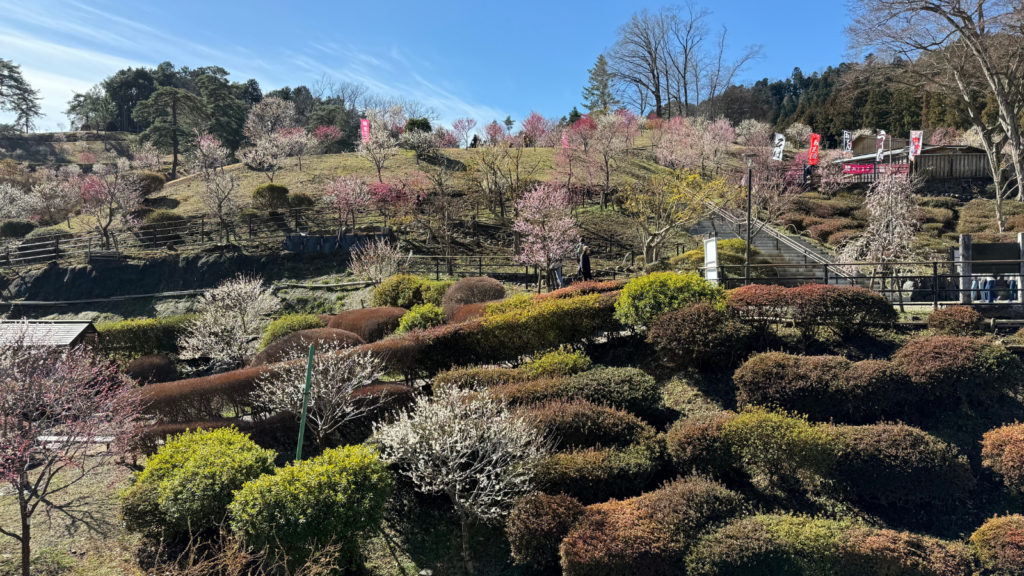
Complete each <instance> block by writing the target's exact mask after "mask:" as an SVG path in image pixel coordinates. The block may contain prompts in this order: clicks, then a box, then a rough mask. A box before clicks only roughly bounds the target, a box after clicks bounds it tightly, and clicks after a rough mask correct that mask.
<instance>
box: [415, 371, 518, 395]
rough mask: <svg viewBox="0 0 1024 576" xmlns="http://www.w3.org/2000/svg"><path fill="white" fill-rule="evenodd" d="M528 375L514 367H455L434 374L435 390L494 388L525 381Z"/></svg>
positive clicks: (433, 383)
mask: <svg viewBox="0 0 1024 576" xmlns="http://www.w3.org/2000/svg"><path fill="white" fill-rule="evenodd" d="M529 379H530V377H529V375H527V374H526V373H524V372H523V371H521V370H516V369H514V368H457V369H454V370H446V371H444V372H441V373H439V374H438V375H437V376H434V380H433V381H432V385H433V387H434V389H435V390H440V389H443V388H447V387H452V386H454V387H455V388H459V389H461V390H468V389H472V388H494V387H497V386H503V385H506V384H515V383H520V382H526V381H527V380H529Z"/></svg>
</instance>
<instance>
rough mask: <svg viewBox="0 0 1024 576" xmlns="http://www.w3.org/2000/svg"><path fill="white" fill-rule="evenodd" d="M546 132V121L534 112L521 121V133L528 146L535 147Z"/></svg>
mask: <svg viewBox="0 0 1024 576" xmlns="http://www.w3.org/2000/svg"><path fill="white" fill-rule="evenodd" d="M547 131H548V121H547V120H545V119H544V117H543V116H541V115H540V114H538V113H537V112H536V111H533V112H530V114H529V116H527V117H526V119H525V120H523V126H522V133H523V136H524V137H525V138H526V140H527V142H529V144H530V146H533V147H536V146H537V143H538V142H540V141H541V139H542V138H544V135H545V134H546V133H547Z"/></svg>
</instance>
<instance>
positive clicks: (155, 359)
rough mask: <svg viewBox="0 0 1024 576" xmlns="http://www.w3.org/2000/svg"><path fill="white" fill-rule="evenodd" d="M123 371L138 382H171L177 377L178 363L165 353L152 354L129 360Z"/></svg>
mask: <svg viewBox="0 0 1024 576" xmlns="http://www.w3.org/2000/svg"><path fill="white" fill-rule="evenodd" d="M124 373H125V374H127V375H128V376H129V377H131V378H132V379H133V380H135V381H136V382H138V383H139V384H152V383H154V382H171V381H172V380H177V379H178V364H177V363H176V362H175V361H174V358H171V357H170V356H167V355H165V354H152V355H149V356H140V357H138V358H136V359H135V360H132V361H131V362H129V363H128V366H127V367H125V369H124Z"/></svg>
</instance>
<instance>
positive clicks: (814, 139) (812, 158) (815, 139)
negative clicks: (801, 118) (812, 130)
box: [807, 134, 821, 166]
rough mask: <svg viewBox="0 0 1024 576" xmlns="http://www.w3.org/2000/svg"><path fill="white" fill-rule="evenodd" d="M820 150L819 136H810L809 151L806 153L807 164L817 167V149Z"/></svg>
mask: <svg viewBox="0 0 1024 576" xmlns="http://www.w3.org/2000/svg"><path fill="white" fill-rule="evenodd" d="M819 148H821V134H811V149H810V151H809V152H807V164H808V165H809V166H817V165H818V149H819Z"/></svg>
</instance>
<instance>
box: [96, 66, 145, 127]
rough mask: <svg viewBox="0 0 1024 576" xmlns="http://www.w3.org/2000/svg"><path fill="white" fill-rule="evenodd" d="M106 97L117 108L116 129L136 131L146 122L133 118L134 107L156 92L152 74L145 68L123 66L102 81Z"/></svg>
mask: <svg viewBox="0 0 1024 576" xmlns="http://www.w3.org/2000/svg"><path fill="white" fill-rule="evenodd" d="M103 89H104V90H105V91H106V92H107V97H108V98H110V100H111V101H112V102H113V103H114V106H115V107H116V108H117V115H116V117H115V119H114V123H115V124H116V126H117V129H118V130H121V131H124V132H138V131H140V130H144V129H145V127H146V126H147V124H145V123H143V124H141V125H140V124H139V123H138V122H137V121H136V120H135V114H134V113H135V107H136V106H137V105H138V104H139V102H142V101H143V100H146V99H148V98H149V97H150V96H152V95H153V92H156V83H155V82H154V80H153V75H152V74H150V72H149V70H147V69H145V68H125V69H124V70H118V71H117V73H116V74H114V75H113V76H110V77H109V78H107V79H106V80H104V81H103Z"/></svg>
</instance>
